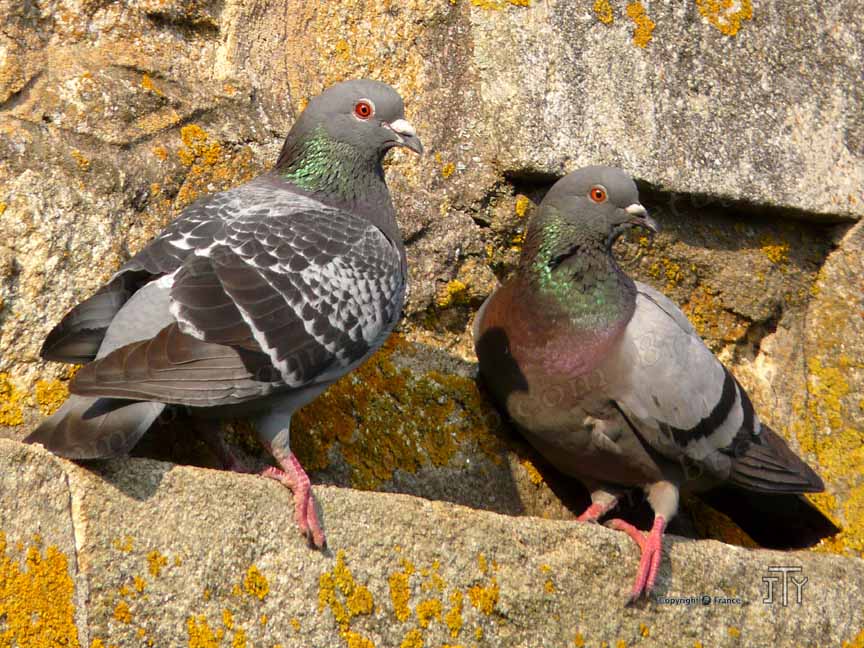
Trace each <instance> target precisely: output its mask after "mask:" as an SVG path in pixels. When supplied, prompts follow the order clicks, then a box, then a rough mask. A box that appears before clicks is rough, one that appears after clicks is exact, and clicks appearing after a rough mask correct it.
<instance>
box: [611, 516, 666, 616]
mask: <svg viewBox="0 0 864 648" xmlns="http://www.w3.org/2000/svg"><path fill="white" fill-rule="evenodd" d="M609 528H611V529H616V530H618V531H623V532H624V533H626V534H627V535H629V536H630V537H631V538H632V539H633V541H634V542H635V543H636V544H638V545H639V549H640V550H641V551H642V558H641V559H640V561H639V571H637V572H636V580H635V581H634V582H633V589H632V590H631V591H630V598H629V599H628V601H627V604H628V605H630V604H632V603H635V602H636V601H637V600H638V599H639V597H640V596H642V595H643V594H644V595H645V596H647V595H649V594H650V593H651V591H652V590H653V589H654V583H655V582H656V581H657V572H658V571H659V569H660V560H661V559H662V558H663V531H664V530H665V528H666V520H665V519H663V516H662V515H657V516H655V517H654V525H653V526H652V527H651V532H650V533H649V534H648V537H647V538H646V537H645V535H644V534H643V533H642V532H641V531H640V530H639V529H637V528H636V527H634V526H633V525H632V524H630V523H628V522H625V521H624V520H622V519H620V518H615V519H614V520H609Z"/></svg>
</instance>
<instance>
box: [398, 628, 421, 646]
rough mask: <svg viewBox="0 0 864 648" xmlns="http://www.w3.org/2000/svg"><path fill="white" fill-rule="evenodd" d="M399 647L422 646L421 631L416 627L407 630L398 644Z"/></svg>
mask: <svg viewBox="0 0 864 648" xmlns="http://www.w3.org/2000/svg"><path fill="white" fill-rule="evenodd" d="M399 648H423V633H422V632H420V630H418V629H417V628H414V629H413V630H409V631H408V632H407V633H406V634H405V637H404V638H403V639H402V642H401V643H400V644H399Z"/></svg>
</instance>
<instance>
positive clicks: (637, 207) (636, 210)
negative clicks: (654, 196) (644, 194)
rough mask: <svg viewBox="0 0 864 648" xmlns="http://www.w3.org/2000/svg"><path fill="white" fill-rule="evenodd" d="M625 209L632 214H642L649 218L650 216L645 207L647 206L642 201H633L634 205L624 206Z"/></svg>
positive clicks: (643, 216)
mask: <svg viewBox="0 0 864 648" xmlns="http://www.w3.org/2000/svg"><path fill="white" fill-rule="evenodd" d="M624 211H626V212H627V213H628V214H630V215H631V216H641V217H642V218H647V216H648V210H647V209H645V207H644V206H642V204H640V203H633V204H632V205H628V206H627V207H625V208H624Z"/></svg>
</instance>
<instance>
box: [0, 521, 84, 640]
mask: <svg viewBox="0 0 864 648" xmlns="http://www.w3.org/2000/svg"><path fill="white" fill-rule="evenodd" d="M74 591H75V586H74V585H73V583H72V579H71V578H70V577H69V571H68V561H67V559H66V556H65V555H64V554H63V553H62V552H60V551H59V550H58V549H57V547H55V546H53V545H51V546H49V547H48V548H47V549H46V550H45V552H44V555H43V553H42V551H41V550H40V549H39V548H38V547H37V546H35V545H34V546H30V547H29V548H28V550H27V553H26V556H25V558H24V564H23V566H22V565H20V564H19V562H18V560H16V559H14V558H12V557H11V556H10V555H9V554H8V553H7V544H6V535H5V534H4V533H3V532H2V531H0V645H2V646H19V647H20V648H38V647H39V646H69V647H70V648H78V647H79V646H80V644H79V643H78V630H77V628H76V627H75V608H74V606H73V604H72V596H73V594H74Z"/></svg>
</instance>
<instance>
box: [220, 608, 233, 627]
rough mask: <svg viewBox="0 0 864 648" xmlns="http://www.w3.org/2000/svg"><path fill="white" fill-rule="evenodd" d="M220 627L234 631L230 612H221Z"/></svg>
mask: <svg viewBox="0 0 864 648" xmlns="http://www.w3.org/2000/svg"><path fill="white" fill-rule="evenodd" d="M222 625H223V626H225V627H226V628H227V629H228V630H233V629H234V615H233V614H232V613H231V610H222Z"/></svg>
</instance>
